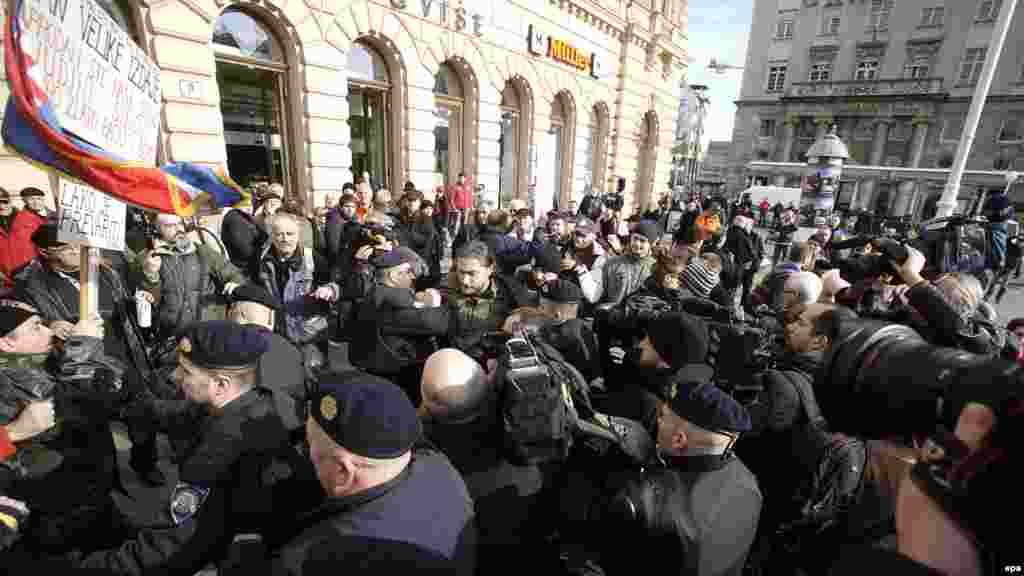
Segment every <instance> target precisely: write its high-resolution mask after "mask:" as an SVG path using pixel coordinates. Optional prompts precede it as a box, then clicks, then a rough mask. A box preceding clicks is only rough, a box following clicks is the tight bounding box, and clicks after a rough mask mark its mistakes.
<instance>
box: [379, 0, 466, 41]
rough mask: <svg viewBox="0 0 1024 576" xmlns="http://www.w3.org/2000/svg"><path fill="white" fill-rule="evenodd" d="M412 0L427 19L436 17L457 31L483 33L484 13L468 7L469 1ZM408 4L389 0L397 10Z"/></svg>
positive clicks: (404, 1)
mask: <svg viewBox="0 0 1024 576" xmlns="http://www.w3.org/2000/svg"><path fill="white" fill-rule="evenodd" d="M413 2H414V3H415V4H416V5H418V6H419V8H420V13H419V15H420V16H422V17H423V18H426V19H427V20H431V19H434V18H436V19H437V20H438V21H439V22H440V23H441V25H443V26H451V27H452V28H453V29H454V30H457V31H459V32H466V31H467V29H469V30H472V32H473V34H475V35H477V36H480V35H482V34H483V33H484V15H483V14H481V13H479V12H477V11H475V10H471V9H470V8H468V7H467V4H470V3H469V2H462V3H461V5H459V6H455V5H454V3H453V2H451V1H450V0H413ZM408 5H409V2H408V1H407V0H391V6H392V7H393V8H395V9H398V10H404V9H405V8H406V7H407V6H408ZM435 7H436V8H437V9H436V10H435V9H434V8H435ZM450 15H452V16H454V18H453V19H451V20H449V17H450Z"/></svg>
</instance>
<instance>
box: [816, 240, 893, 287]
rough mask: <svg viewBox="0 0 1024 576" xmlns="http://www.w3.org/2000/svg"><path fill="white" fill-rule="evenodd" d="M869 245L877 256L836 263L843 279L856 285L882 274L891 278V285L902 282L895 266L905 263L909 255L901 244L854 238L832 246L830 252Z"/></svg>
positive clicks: (857, 257) (858, 257) (890, 241)
mask: <svg viewBox="0 0 1024 576" xmlns="http://www.w3.org/2000/svg"><path fill="white" fill-rule="evenodd" d="M869 244H870V245H871V246H872V247H874V248H875V250H876V251H877V254H869V255H865V256H855V257H852V258H848V259H845V260H842V261H840V262H838V268H839V272H840V274H842V276H843V278H846V279H847V280H848V281H849V282H852V283H857V282H858V281H860V280H864V279H866V278H878V277H879V276H881V275H883V274H888V275H890V276H892V282H893V283H897V284H898V283H899V282H902V280H901V279H900V275H899V273H897V271H896V266H897V265H898V264H901V263H903V262H906V260H907V258H908V257H909V256H910V253H909V252H908V251H907V247H906V245H904V244H903V243H902V242H900V241H898V240H895V239H892V238H884V237H864V236H860V237H856V238H851V239H849V240H844V241H842V242H836V243H834V244H832V250H834V251H839V250H845V249H847V248H861V247H864V246H867V245H869Z"/></svg>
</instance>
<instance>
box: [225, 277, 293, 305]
mask: <svg viewBox="0 0 1024 576" xmlns="http://www.w3.org/2000/svg"><path fill="white" fill-rule="evenodd" d="M231 302H232V303H233V304H234V303H238V302H255V303H257V304H262V305H264V306H266V307H267V308H270V309H271V310H280V309H281V308H282V304H281V300H280V299H279V298H278V297H276V296H274V295H273V294H271V293H270V292H268V291H267V289H266V288H264V287H263V286H260V285H259V284H252V283H249V284H243V285H241V286H239V287H238V288H235V290H234V291H233V292H232V293H231Z"/></svg>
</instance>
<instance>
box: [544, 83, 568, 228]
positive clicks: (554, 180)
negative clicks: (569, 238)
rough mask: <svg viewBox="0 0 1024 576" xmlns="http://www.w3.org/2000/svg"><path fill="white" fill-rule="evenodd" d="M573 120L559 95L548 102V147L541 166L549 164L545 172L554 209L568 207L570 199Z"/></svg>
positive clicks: (566, 104) (562, 94) (563, 96)
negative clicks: (543, 163) (549, 113)
mask: <svg viewBox="0 0 1024 576" xmlns="http://www.w3.org/2000/svg"><path fill="white" fill-rule="evenodd" d="M575 128H576V119H575V113H574V110H573V107H572V101H571V99H570V97H569V96H568V95H567V94H566V93H564V92H559V93H558V94H557V95H555V99H554V100H552V101H551V128H550V129H549V130H548V134H547V140H548V144H547V146H546V150H545V156H544V158H543V159H542V160H541V161H542V162H547V163H550V164H551V166H550V168H549V169H548V170H547V174H548V177H549V178H550V179H549V181H548V182H547V183H546V184H545V185H547V186H549V187H550V188H551V193H552V195H553V200H554V202H555V204H556V207H562V208H565V207H567V206H568V203H569V200H570V199H571V196H572V187H571V182H572V163H573V152H574V150H575V141H576V137H575V133H576V130H575Z"/></svg>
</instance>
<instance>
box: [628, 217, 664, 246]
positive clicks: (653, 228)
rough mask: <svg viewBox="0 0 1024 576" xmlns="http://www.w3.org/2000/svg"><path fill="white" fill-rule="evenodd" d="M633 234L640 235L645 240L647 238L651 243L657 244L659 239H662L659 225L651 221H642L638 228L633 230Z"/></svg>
mask: <svg viewBox="0 0 1024 576" xmlns="http://www.w3.org/2000/svg"><path fill="white" fill-rule="evenodd" d="M633 234H639V235H640V236H643V237H644V238H647V240H648V241H650V242H657V241H658V238H661V231H660V230H658V224H657V223H656V222H653V221H651V220H641V221H640V222H639V223H637V225H636V228H634V229H633Z"/></svg>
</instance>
